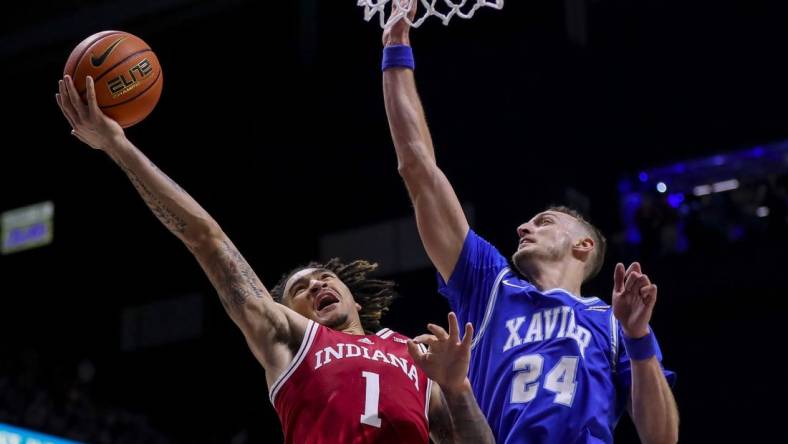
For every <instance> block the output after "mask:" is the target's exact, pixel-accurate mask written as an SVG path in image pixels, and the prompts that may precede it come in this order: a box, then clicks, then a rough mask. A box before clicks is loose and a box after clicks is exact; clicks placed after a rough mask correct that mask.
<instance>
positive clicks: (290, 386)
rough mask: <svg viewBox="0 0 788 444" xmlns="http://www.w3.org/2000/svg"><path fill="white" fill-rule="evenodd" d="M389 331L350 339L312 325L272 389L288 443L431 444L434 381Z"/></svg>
mask: <svg viewBox="0 0 788 444" xmlns="http://www.w3.org/2000/svg"><path fill="white" fill-rule="evenodd" d="M405 341H406V337H404V336H402V335H400V334H398V333H395V332H393V331H391V330H389V329H387V328H384V329H383V330H381V331H379V332H378V333H377V334H374V335H363V336H362V335H351V334H348V333H343V332H339V331H335V330H331V329H330V328H327V327H324V326H322V325H320V324H318V323H316V322H313V321H309V324H308V326H307V329H306V333H305V334H304V340H303V342H302V343H301V348H300V349H299V350H298V352H297V353H296V354H295V356H294V357H293V362H291V363H290V365H289V366H288V367H287V369H285V371H284V372H283V373H282V375H281V376H280V377H279V378H278V379H277V380H276V382H274V384H273V385H272V386H271V390H270V396H269V397H270V399H271V403H272V404H273V405H274V408H275V409H276V412H277V414H278V415H279V420H280V421H281V422H282V430H283V432H284V435H285V442H287V443H288V444H304V443H310V444H312V443H315V444H335V443H336V444H340V443H341V444H346V443H353V444H356V443H358V444H361V443H380V444H388V443H391V444H403V443H408V444H410V443H425V444H426V443H427V442H429V425H428V422H427V411H428V408H429V397H430V389H431V387H432V381H430V380H429V379H428V378H427V376H426V375H425V374H424V372H422V371H421V369H419V368H418V367H417V366H416V364H415V363H414V362H413V360H412V359H411V357H410V355H409V354H408V346H407V344H406V342H405Z"/></svg>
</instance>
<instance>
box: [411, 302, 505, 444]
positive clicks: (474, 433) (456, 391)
mask: <svg viewBox="0 0 788 444" xmlns="http://www.w3.org/2000/svg"><path fill="white" fill-rule="evenodd" d="M427 329H429V331H430V332H431V333H432V334H429V335H421V336H419V337H417V338H415V339H414V340H412V341H408V352H409V353H410V355H411V357H412V358H413V359H414V360H415V361H416V365H418V366H419V367H421V369H422V370H424V373H426V374H427V376H428V377H429V378H430V379H432V380H433V381H434V382H435V384H434V385H433V393H432V395H431V398H430V402H431V405H430V437H431V438H432V440H433V441H435V442H436V443H469V444H470V443H474V444H477V443H478V444H483V443H495V438H494V437H493V434H492V430H490V426H489V425H488V424H487V420H486V419H485V417H484V415H483V414H482V411H481V409H480V408H479V404H477V402H476V398H475V397H474V396H473V390H471V383H470V381H468V377H467V376H466V375H467V374H468V366H469V365H470V362H471V339H472V338H473V326H471V324H470V323H468V324H465V335H464V336H463V338H462V340H460V327H459V325H458V323H457V316H456V315H455V314H454V313H449V332H448V333H447V332H446V330H444V329H443V328H442V327H440V326H438V325H433V324H429V325H428V326H427ZM419 344H426V345H428V346H429V348H428V349H427V350H426V352H425V351H424V350H423V349H422V348H420V346H419Z"/></svg>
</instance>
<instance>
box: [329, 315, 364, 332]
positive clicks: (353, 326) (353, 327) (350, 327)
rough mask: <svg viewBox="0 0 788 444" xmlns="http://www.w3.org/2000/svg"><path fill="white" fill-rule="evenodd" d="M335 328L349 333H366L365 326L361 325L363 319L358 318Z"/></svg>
mask: <svg viewBox="0 0 788 444" xmlns="http://www.w3.org/2000/svg"><path fill="white" fill-rule="evenodd" d="M335 330H337V331H341V332H342V333H347V334H350V335H365V334H366V332H364V327H362V326H361V320H359V319H358V318H355V319H352V320H350V321H348V322H347V323H346V324H345V325H341V326H339V327H337V328H336V329H335Z"/></svg>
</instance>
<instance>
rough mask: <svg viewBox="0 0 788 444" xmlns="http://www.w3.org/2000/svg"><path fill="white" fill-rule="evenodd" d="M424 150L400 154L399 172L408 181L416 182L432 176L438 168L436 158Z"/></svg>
mask: <svg viewBox="0 0 788 444" xmlns="http://www.w3.org/2000/svg"><path fill="white" fill-rule="evenodd" d="M419 151H422V150H412V151H411V152H409V153H407V154H401V155H400V156H398V164H397V172H398V173H399V175H400V177H402V178H403V179H404V180H405V182H406V183H409V184H410V183H415V182H419V181H423V180H426V179H428V178H429V177H431V175H432V173H434V172H435V170H437V169H438V166H437V165H436V164H435V160H434V159H433V158H432V157H431V156H429V155H428V154H427V153H425V152H419Z"/></svg>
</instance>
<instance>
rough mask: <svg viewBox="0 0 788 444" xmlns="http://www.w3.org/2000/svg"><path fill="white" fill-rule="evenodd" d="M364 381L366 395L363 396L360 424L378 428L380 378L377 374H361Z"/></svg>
mask: <svg viewBox="0 0 788 444" xmlns="http://www.w3.org/2000/svg"><path fill="white" fill-rule="evenodd" d="M361 376H363V377H364V379H365V380H366V386H367V387H366V395H365V396H364V414H363V415H361V423H362V424H366V425H370V426H372V427H377V428H380V417H379V416H378V398H379V397H380V376H379V375H378V374H377V373H372V372H361Z"/></svg>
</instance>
